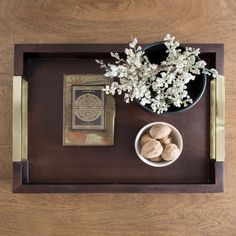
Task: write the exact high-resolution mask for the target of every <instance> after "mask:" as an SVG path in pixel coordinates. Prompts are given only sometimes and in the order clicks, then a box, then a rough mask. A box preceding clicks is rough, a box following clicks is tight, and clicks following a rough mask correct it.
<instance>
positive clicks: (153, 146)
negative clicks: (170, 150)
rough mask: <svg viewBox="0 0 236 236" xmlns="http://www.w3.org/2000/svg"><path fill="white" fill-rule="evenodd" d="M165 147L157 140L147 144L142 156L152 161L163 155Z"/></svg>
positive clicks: (142, 150)
mask: <svg viewBox="0 0 236 236" xmlns="http://www.w3.org/2000/svg"><path fill="white" fill-rule="evenodd" d="M162 151H163V147H162V145H161V143H160V142H159V141H157V140H155V139H153V140H151V141H149V142H147V143H146V144H144V145H143V147H142V148H141V155H142V156H143V157H145V158H147V159H152V158H154V157H158V156H160V155H161V153H162Z"/></svg>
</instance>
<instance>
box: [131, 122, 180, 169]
mask: <svg viewBox="0 0 236 236" xmlns="http://www.w3.org/2000/svg"><path fill="white" fill-rule="evenodd" d="M153 125H168V126H169V127H170V128H171V134H170V135H171V137H172V139H173V143H174V144H176V145H177V147H178V148H179V150H180V154H181V152H182V150H183V139H182V136H181V134H180V132H179V131H178V130H177V129H176V128H175V127H174V126H173V125H171V124H168V123H166V122H153V123H150V124H147V125H145V126H144V127H143V128H142V129H141V130H140V131H139V132H138V134H137V136H136V138H135V143H134V145H135V151H136V153H137V155H138V157H139V158H140V159H141V160H142V161H143V162H144V163H146V164H148V165H149V166H153V167H164V166H168V165H170V164H172V163H173V162H175V161H176V160H177V159H178V158H179V157H178V158H176V159H175V160H173V161H164V160H163V161H160V162H153V161H151V160H148V159H146V158H145V157H143V156H142V155H141V145H140V137H141V136H142V134H144V133H146V132H147V131H148V130H149V129H150V128H151V127H152V126H153ZM179 156H180V155H179Z"/></svg>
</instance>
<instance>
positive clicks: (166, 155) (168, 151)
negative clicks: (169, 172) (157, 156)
mask: <svg viewBox="0 0 236 236" xmlns="http://www.w3.org/2000/svg"><path fill="white" fill-rule="evenodd" d="M179 155H180V150H179V148H178V147H177V146H176V145H175V144H173V143H170V144H167V145H165V147H164V150H163V152H162V154H161V157H162V158H163V159H164V160H165V161H173V160H175V159H177V158H178V157H179Z"/></svg>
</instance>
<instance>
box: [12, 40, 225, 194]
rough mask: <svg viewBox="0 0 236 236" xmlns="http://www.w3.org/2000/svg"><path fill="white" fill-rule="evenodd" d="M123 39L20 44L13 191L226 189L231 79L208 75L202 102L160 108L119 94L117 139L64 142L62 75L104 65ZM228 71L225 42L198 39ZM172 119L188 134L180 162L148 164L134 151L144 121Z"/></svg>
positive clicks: (213, 62) (211, 61) (206, 54)
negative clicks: (165, 111)
mask: <svg viewBox="0 0 236 236" xmlns="http://www.w3.org/2000/svg"><path fill="white" fill-rule="evenodd" d="M126 46H127V45H124V44H106V45H104V44H68V45H67V44H65V45H34V44H21V45H15V65H14V78H13V84H14V85H13V87H14V88H13V192H22V193H23V192H38V193H40V192H222V191H223V163H224V162H223V161H224V81H223V80H213V79H210V78H209V80H208V83H207V88H206V91H205V93H204V95H203V97H202V98H201V100H200V101H199V102H198V104H197V105H196V106H194V107H193V108H192V109H190V110H188V111H186V112H182V113H179V114H175V115H161V116H157V115H153V114H151V113H148V112H146V111H144V110H143V109H141V108H140V107H139V106H138V105H136V104H128V105H127V104H125V103H124V102H123V101H122V98H121V97H116V119H115V145H114V146H112V147H66V146H62V127H63V75H64V74H99V73H102V71H101V70H100V68H99V66H98V65H97V64H96V63H95V61H94V59H95V58H98V59H99V58H100V59H101V58H102V59H104V61H109V60H111V58H110V55H109V52H110V51H114V52H122V51H123V50H124V48H125V47H126ZM191 46H193V47H200V48H201V51H202V53H201V58H202V59H204V60H206V62H207V64H208V66H209V67H215V68H217V70H218V71H219V72H220V73H221V74H223V55H224V54H223V50H224V49H223V45H222V44H204V45H203V44H201V45H197V44H194V45H192V44H191ZM153 121H166V122H169V123H171V124H173V125H174V126H176V127H177V128H178V129H179V130H180V132H181V133H182V135H183V141H184V149H183V153H182V155H181V157H180V158H179V159H178V161H176V162H175V163H174V164H172V165H170V166H168V167H165V168H153V167H149V166H147V165H146V164H144V163H143V162H141V161H140V160H139V159H138V157H137V156H136V154H135V150H134V139H135V136H136V134H137V132H138V131H139V129H140V128H141V127H142V126H144V125H145V124H147V123H149V122H153Z"/></svg>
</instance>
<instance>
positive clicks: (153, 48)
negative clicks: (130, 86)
mask: <svg viewBox="0 0 236 236" xmlns="http://www.w3.org/2000/svg"><path fill="white" fill-rule="evenodd" d="M179 48H181V49H184V48H185V46H184V45H180V46H179ZM143 50H144V52H145V55H146V56H147V57H148V59H149V61H150V62H151V63H155V64H160V63H161V62H162V61H164V60H165V59H166V55H167V54H166V50H167V48H166V46H165V44H164V42H163V41H161V42H156V43H153V44H150V45H148V46H146V47H144V48H143ZM199 60H201V59H200V58H199V57H197V61H199ZM206 83H207V77H206V75H205V74H200V75H197V76H196V78H195V80H191V81H190V82H189V83H188V84H187V91H188V94H189V96H190V97H191V98H192V100H193V103H191V104H189V105H188V106H186V107H175V106H173V105H171V106H170V107H169V109H168V111H166V112H164V113H163V114H172V113H177V112H182V111H186V110H188V109H190V108H191V107H193V106H194V105H195V104H196V103H197V102H198V101H199V100H200V98H201V97H202V95H203V93H204V91H205V88H206ZM137 102H138V103H139V101H137ZM139 104H140V103H139ZM140 106H142V107H143V108H145V109H146V110H148V111H149V112H152V113H154V114H157V113H155V112H153V110H152V108H151V106H150V105H148V104H146V105H145V106H143V105H141V104H140Z"/></svg>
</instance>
